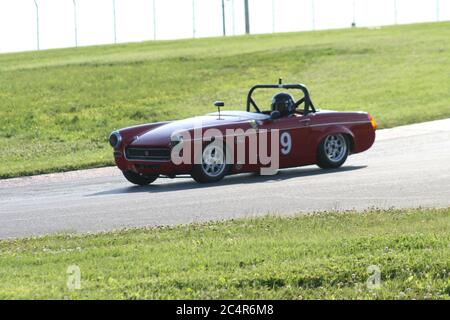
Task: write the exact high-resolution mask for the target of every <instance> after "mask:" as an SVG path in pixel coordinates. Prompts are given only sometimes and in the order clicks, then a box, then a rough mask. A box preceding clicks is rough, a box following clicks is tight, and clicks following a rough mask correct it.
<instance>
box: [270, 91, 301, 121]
mask: <svg viewBox="0 0 450 320" xmlns="http://www.w3.org/2000/svg"><path fill="white" fill-rule="evenodd" d="M271 111H279V112H280V114H281V116H282V117H286V116H288V115H291V114H293V113H294V111H295V102H294V98H293V97H292V96H291V95H290V94H289V93H286V92H280V93H277V94H276V95H274V96H273V97H272V105H271Z"/></svg>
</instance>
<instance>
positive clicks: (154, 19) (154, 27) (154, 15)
mask: <svg viewBox="0 0 450 320" xmlns="http://www.w3.org/2000/svg"><path fill="white" fill-rule="evenodd" d="M155 2H156V0H153V40H156V3H155Z"/></svg>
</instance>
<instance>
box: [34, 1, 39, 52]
mask: <svg viewBox="0 0 450 320" xmlns="http://www.w3.org/2000/svg"><path fill="white" fill-rule="evenodd" d="M34 5H35V7H36V40H37V49H38V50H39V49H40V45H39V6H38V3H37V0H34Z"/></svg>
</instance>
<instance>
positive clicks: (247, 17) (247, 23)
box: [244, 0, 250, 34]
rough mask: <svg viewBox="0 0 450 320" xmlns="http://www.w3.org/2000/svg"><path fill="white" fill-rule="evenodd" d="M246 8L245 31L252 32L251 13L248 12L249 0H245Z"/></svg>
mask: <svg viewBox="0 0 450 320" xmlns="http://www.w3.org/2000/svg"><path fill="white" fill-rule="evenodd" d="M244 10H245V33H246V34H249V33H250V14H249V12H248V0H244Z"/></svg>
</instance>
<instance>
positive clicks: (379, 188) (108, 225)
mask: <svg viewBox="0 0 450 320" xmlns="http://www.w3.org/2000/svg"><path fill="white" fill-rule="evenodd" d="M419 206H420V207H448V206H450V119H445V120H439V121H433V122H427V123H421V124H414V125H410V126H404V127H397V128H393V129H387V130H379V131H378V132H377V139H376V141H375V145H374V146H373V147H372V148H371V149H370V150H369V151H367V152H365V153H362V154H356V155H352V156H350V157H349V159H348V160H347V162H346V163H345V165H344V166H343V167H342V168H340V169H338V170H331V171H326V170H321V169H319V168H318V167H315V166H308V167H302V168H294V169H286V170H281V171H280V173H279V174H278V175H276V176H269V177H268V176H255V175H250V174H242V175H237V176H231V177H227V178H226V179H225V180H223V181H222V182H220V183H217V184H213V185H199V184H197V183H195V182H194V181H193V180H191V179H190V178H179V179H173V180H169V179H159V180H158V181H157V182H156V183H155V184H154V185H150V186H148V187H134V186H132V185H130V184H129V183H128V182H127V181H125V179H124V178H123V177H122V175H121V173H120V172H119V171H118V170H117V169H116V168H111V167H110V168H101V169H91V170H81V171H73V172H67V173H58V174H49V175H40V176H34V177H24V178H15V179H7V180H0V238H15V237H26V236H35V235H44V234H49V233H63V232H98V231H105V230H111V229H118V228H123V227H139V226H156V225H173V224H186V223H191V222H201V221H208V220H222V219H232V218H241V217H254V216H259V215H265V214H268V213H270V214H294V213H301V212H312V211H328V210H350V209H367V208H371V207H376V208H391V207H395V208H408V207H419Z"/></svg>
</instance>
